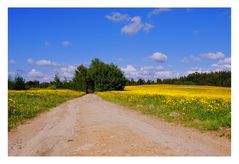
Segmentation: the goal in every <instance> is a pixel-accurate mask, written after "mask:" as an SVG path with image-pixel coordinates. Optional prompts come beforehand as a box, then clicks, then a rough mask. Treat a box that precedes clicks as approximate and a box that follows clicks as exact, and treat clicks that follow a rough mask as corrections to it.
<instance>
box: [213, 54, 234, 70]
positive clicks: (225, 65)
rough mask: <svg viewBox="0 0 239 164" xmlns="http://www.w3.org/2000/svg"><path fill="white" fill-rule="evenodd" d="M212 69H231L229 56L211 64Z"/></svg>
mask: <svg viewBox="0 0 239 164" xmlns="http://www.w3.org/2000/svg"><path fill="white" fill-rule="evenodd" d="M212 67H213V71H230V70H231V57H228V58H225V59H223V60H219V61H218V62H217V63H215V64H212Z"/></svg>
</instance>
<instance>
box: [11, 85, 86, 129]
mask: <svg viewBox="0 0 239 164" xmlns="http://www.w3.org/2000/svg"><path fill="white" fill-rule="evenodd" d="M84 94H85V93H83V92H77V91H72V90H67V89H63V90H47V89H38V90H21V91H15V90H9V91H8V128H9V129H11V128H14V127H15V126H16V125H18V124H19V123H21V122H23V121H24V120H26V119H29V118H32V117H34V116H36V115H37V114H38V113H39V112H43V111H47V110H49V109H50V108H53V107H56V106H57V105H59V104H61V103H63V102H65V101H67V100H70V99H72V98H76V97H80V96H82V95H84Z"/></svg>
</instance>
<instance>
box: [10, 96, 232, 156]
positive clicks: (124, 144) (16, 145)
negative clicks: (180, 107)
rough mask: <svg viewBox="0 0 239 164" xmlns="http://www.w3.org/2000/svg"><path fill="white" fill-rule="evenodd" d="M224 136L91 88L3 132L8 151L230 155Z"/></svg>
mask: <svg viewBox="0 0 239 164" xmlns="http://www.w3.org/2000/svg"><path fill="white" fill-rule="evenodd" d="M230 149H231V143H230V140H228V139H226V138H220V137H216V136H213V135H211V134H209V133H201V132H199V131H198V130H195V129H191V128H185V127H181V126H179V125H175V124H172V123H167V122H165V121H162V120H159V119H156V118H153V117H151V116H146V115H143V114H141V113H138V112H135V111H132V110H129V109H127V108H124V107H121V106H119V105H116V104H113V103H110V102H107V101H104V100H102V99H101V98H100V97H98V96H96V95H94V94H88V95H86V96H83V97H81V98H77V99H74V100H71V101H68V102H66V103H64V104H62V105H60V106H58V107H56V108H54V109H52V110H51V111H49V112H45V113H42V114H40V115H39V116H38V117H36V118H34V119H32V120H30V121H27V122H26V123H24V124H22V125H20V126H18V127H17V128H16V129H15V130H12V131H11V132H9V155H10V156H15V155H17V156H23V155H24V156H28V155H29V156H38V155H56V156H60V155H73V156H75V155H76V156H85V155H96V156H101V155H104V156H106V155H107V156H116V155H120V156H126V155H128V156H130V155H144V156H146V155H154V156H165V155H166V156H168V155H170V156H171V155H193V156H194V155H196V156H197V155H205V156H206V155H213V156H214V155H217V156H218V155H230Z"/></svg>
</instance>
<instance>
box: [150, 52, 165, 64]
mask: <svg viewBox="0 0 239 164" xmlns="http://www.w3.org/2000/svg"><path fill="white" fill-rule="evenodd" d="M151 59H153V60H155V61H157V62H166V61H167V60H168V57H167V55H165V54H163V53H161V52H155V53H154V54H153V55H152V56H151Z"/></svg>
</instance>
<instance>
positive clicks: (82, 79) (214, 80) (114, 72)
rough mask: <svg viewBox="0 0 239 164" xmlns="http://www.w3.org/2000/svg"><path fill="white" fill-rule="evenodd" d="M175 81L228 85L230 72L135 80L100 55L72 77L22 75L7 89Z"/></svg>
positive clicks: (88, 90) (120, 87)
mask: <svg viewBox="0 0 239 164" xmlns="http://www.w3.org/2000/svg"><path fill="white" fill-rule="evenodd" d="M145 84H149V85H150V84H175V85H209V86H222V87H230V86H231V72H230V71H220V72H210V73H198V72H195V73H191V74H189V75H187V76H182V77H179V78H169V79H160V78H158V79H156V80H147V81H145V80H144V79H142V78H140V79H138V80H134V79H130V80H129V79H127V78H126V77H125V76H124V74H123V72H122V71H121V70H120V69H119V68H118V66H117V65H114V64H106V63H104V62H102V61H100V60H99V59H94V60H92V61H91V64H90V66H89V68H87V67H85V66H84V65H80V66H78V67H77V69H76V70H75V73H74V76H73V78H72V79H71V80H67V79H66V78H64V80H61V79H60V76H59V74H56V75H55V77H54V80H53V81H51V82H41V83H40V82H39V81H37V80H35V81H25V79H24V78H23V77H20V76H17V77H16V78H15V79H10V78H9V79H8V89H15V90H25V89H30V88H48V89H72V90H79V91H84V92H86V93H91V92H94V91H111V90H123V89H124V86H125V85H145Z"/></svg>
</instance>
